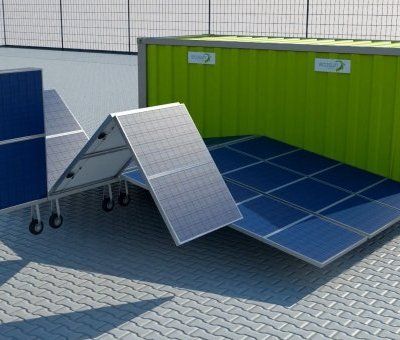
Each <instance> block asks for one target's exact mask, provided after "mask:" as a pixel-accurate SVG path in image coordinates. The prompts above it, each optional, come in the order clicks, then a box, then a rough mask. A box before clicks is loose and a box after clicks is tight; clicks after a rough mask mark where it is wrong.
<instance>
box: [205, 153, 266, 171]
mask: <svg viewBox="0 0 400 340" xmlns="http://www.w3.org/2000/svg"><path fill="white" fill-rule="evenodd" d="M210 154H211V156H212V158H213V159H214V162H215V164H216V165H217V167H218V169H219V171H220V172H221V173H225V172H228V171H232V170H235V169H238V168H242V167H244V166H247V165H250V164H254V163H257V162H259V160H258V159H257V158H254V157H250V156H246V155H244V154H242V153H239V152H236V151H234V150H230V149H228V148H219V149H215V150H211V151H210Z"/></svg>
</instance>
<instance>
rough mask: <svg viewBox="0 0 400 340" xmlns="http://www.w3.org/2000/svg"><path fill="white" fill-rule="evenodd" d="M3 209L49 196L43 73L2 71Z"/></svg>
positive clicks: (0, 163)
mask: <svg viewBox="0 0 400 340" xmlns="http://www.w3.org/2000/svg"><path fill="white" fill-rule="evenodd" d="M0 94H1V95H0V188H1V190H0V209H5V208H10V207H13V206H18V205H21V204H24V203H28V202H31V201H35V200H40V199H43V198H45V197H46V196H47V183H46V150H45V139H44V114H43V96H42V73H41V71H40V70H39V69H20V70H6V71H0Z"/></svg>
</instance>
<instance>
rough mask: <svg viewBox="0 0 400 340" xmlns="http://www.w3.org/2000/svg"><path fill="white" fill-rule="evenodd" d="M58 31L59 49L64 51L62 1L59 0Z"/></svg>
mask: <svg viewBox="0 0 400 340" xmlns="http://www.w3.org/2000/svg"><path fill="white" fill-rule="evenodd" d="M60 31H61V48H62V49H64V25H63V10H62V0H60Z"/></svg>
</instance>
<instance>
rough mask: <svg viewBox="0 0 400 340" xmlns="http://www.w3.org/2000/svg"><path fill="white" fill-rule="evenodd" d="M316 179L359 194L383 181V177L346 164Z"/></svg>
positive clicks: (323, 173) (322, 173)
mask: <svg viewBox="0 0 400 340" xmlns="http://www.w3.org/2000/svg"><path fill="white" fill-rule="evenodd" d="M314 177H315V178H318V179H320V180H322V181H325V182H327V183H330V184H333V185H336V186H338V187H341V188H343V189H346V190H349V191H352V192H358V191H360V190H362V189H365V188H367V187H369V186H371V185H373V184H374V183H377V182H379V181H381V180H382V179H383V177H381V176H378V175H374V174H371V173H370V172H366V171H364V170H360V169H357V168H354V167H351V166H349V165H345V164H340V165H338V166H336V167H334V168H332V169H329V170H326V171H324V172H321V173H320V174H318V175H315V176H314Z"/></svg>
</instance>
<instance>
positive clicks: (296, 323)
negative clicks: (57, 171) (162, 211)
mask: <svg viewBox="0 0 400 340" xmlns="http://www.w3.org/2000/svg"><path fill="white" fill-rule="evenodd" d="M131 189H132V194H133V195H132V196H133V201H132V203H131V205H130V206H129V207H127V208H122V207H117V208H116V209H115V210H114V211H113V212H112V213H110V214H106V213H104V212H102V210H101V208H100V200H101V191H100V190H95V191H91V192H88V193H84V194H79V195H75V196H73V197H70V198H67V199H65V200H63V201H62V210H63V212H64V216H65V225H64V226H63V227H62V228H61V229H60V230H52V229H50V228H46V229H45V231H44V233H43V234H42V235H41V236H39V237H35V236H32V235H30V234H29V233H28V231H27V226H26V224H27V223H26V222H27V221H28V220H29V211H27V210H25V211H21V212H15V213H11V214H7V215H1V217H0V240H1V242H0V260H1V264H0V283H1V287H0V322H1V324H0V338H4V339H6V338H10V337H15V338H17V339H21V338H28V337H34V336H37V337H40V338H52V339H55V338H58V337H68V338H94V337H104V338H112V337H115V338H124V337H126V338H127V339H128V338H132V337H137V338H153V339H154V338H174V339H189V338H204V339H216V338H221V339H222V338H228V339H244V338H269V336H276V337H277V338H279V339H292V338H293V339H297V338H313V337H315V338H319V337H330V338H336V339H343V338H348V337H352V338H363V339H373V338H376V339H382V338H392V339H395V338H398V337H399V336H400V333H399V330H400V319H399V309H400V299H399V298H400V290H399V281H400V280H399V279H400V277H399V276H400V275H399V267H400V258H399V253H400V229H399V228H391V229H390V230H388V231H387V232H386V233H384V234H383V235H381V236H379V237H378V238H377V239H374V240H373V241H372V242H369V243H368V244H366V245H363V246H362V247H360V248H358V249H357V250H356V251H353V252H351V253H350V254H348V255H347V256H345V257H343V258H341V259H340V260H339V261H337V262H335V263H333V264H332V265H330V266H328V267H327V268H326V269H324V270H320V269H316V268H314V267H312V266H310V265H307V264H305V263H303V262H301V261H300V260H296V259H295V258H293V257H290V256H288V255H286V254H284V253H281V252H279V251H276V250H273V249H272V248H269V247H267V246H265V245H264V244H261V243H259V242H257V241H255V240H253V239H251V238H248V237H246V236H243V235H242V234H239V233H237V232H235V231H233V230H231V229H229V228H225V229H223V230H221V231H219V232H216V233H214V234H212V235H209V236H206V237H204V238H202V239H200V240H198V241H195V242H193V243H190V244H188V245H186V246H183V247H176V246H175V245H174V243H173V241H172V239H171V237H170V235H169V233H168V231H167V228H166V226H165V225H164V223H163V221H162V219H161V217H160V216H159V214H158V211H157V209H156V208H155V206H154V204H153V202H152V200H151V198H150V197H149V195H148V194H147V192H145V191H142V190H141V189H135V188H131ZM43 210H44V211H45V209H43Z"/></svg>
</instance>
